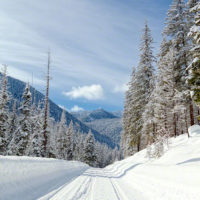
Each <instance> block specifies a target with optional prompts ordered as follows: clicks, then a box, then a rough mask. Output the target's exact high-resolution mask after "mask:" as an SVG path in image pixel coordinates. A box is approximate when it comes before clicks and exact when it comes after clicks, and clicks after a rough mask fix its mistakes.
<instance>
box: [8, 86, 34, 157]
mask: <svg viewBox="0 0 200 200" xmlns="http://www.w3.org/2000/svg"><path fill="white" fill-rule="evenodd" d="M22 99H23V101H22V103H21V107H20V108H19V110H20V116H19V127H18V129H17V130H16V132H15V134H14V137H13V139H12V140H11V143H10V147H9V149H10V151H11V152H10V153H12V154H13V155H18V156H23V155H28V152H27V148H28V144H29V141H30V137H31V133H32V130H31V126H32V122H31V102H32V100H31V92H30V86H29V84H28V83H27V84H26V87H25V90H24V93H23V97H22Z"/></svg>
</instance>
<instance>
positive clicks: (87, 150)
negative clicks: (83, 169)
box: [83, 130, 97, 166]
mask: <svg viewBox="0 0 200 200" xmlns="http://www.w3.org/2000/svg"><path fill="white" fill-rule="evenodd" d="M83 151H84V162H85V163H87V164H88V165H90V166H96V164H97V157H96V155H95V140H94V136H93V134H92V132H91V130H90V131H89V133H88V135H87V137H86V140H85V145H84V149H83Z"/></svg>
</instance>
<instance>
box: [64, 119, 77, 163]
mask: <svg viewBox="0 0 200 200" xmlns="http://www.w3.org/2000/svg"><path fill="white" fill-rule="evenodd" d="M73 135H74V128H73V122H72V121H71V122H70V124H69V127H68V128H67V131H66V135H65V138H64V142H63V149H64V152H65V159H66V160H72V159H73Z"/></svg>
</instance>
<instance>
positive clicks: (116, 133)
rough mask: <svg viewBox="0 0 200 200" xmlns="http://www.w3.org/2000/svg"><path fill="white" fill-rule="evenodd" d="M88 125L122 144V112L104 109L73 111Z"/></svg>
mask: <svg viewBox="0 0 200 200" xmlns="http://www.w3.org/2000/svg"><path fill="white" fill-rule="evenodd" d="M72 114H73V115H74V116H75V117H76V118H78V119H79V120H80V121H82V122H83V123H85V124H86V125H87V126H88V127H90V128H92V129H94V130H96V131H98V132H99V133H101V134H102V135H106V136H108V137H110V138H111V139H112V141H113V142H114V143H116V144H118V145H119V144H120V138H121V131H122V112H121V111H116V112H107V111H105V110H103V109H97V110H93V111H80V112H73V113H72Z"/></svg>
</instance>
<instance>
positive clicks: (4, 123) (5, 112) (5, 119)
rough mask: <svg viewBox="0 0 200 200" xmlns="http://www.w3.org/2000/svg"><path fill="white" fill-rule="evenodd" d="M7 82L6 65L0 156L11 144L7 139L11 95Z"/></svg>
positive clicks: (0, 95) (0, 99)
mask: <svg viewBox="0 0 200 200" xmlns="http://www.w3.org/2000/svg"><path fill="white" fill-rule="evenodd" d="M7 82H8V80H7V66H6V65H4V69H3V74H2V80H1V91H0V155H4V154H6V150H7V145H8V142H9V141H8V138H7V136H8V131H9V130H8V129H9V123H8V120H9V112H8V101H9V95H8V91H7Z"/></svg>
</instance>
